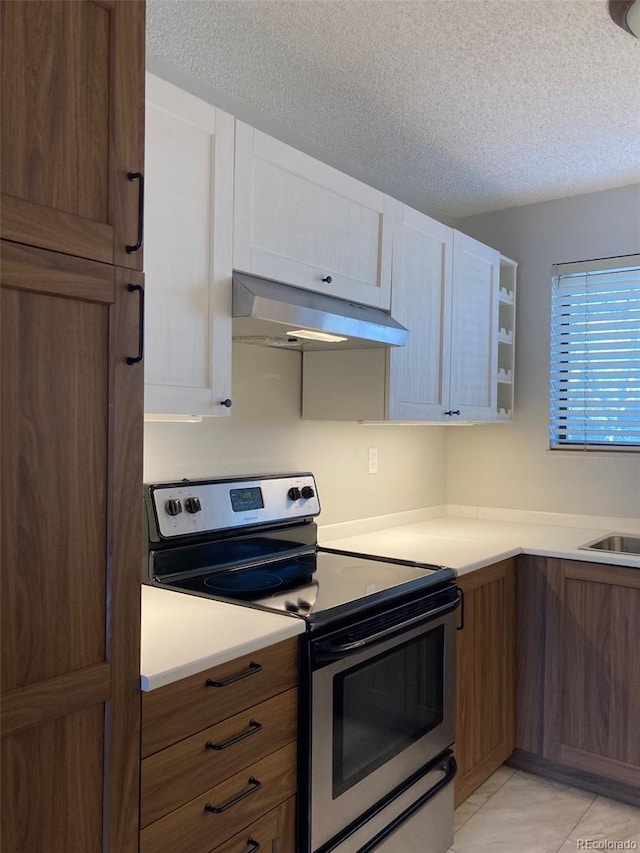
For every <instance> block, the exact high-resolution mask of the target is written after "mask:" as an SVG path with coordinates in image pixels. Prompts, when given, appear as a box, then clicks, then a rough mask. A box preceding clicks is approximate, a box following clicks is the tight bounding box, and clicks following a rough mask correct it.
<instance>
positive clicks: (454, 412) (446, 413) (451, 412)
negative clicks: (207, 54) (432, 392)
mask: <svg viewBox="0 0 640 853" xmlns="http://www.w3.org/2000/svg"><path fill="white" fill-rule="evenodd" d="M459 414H460V409H456V410H455V411H452V410H451V409H449V411H448V412H445V415H449V417H451V415H459Z"/></svg>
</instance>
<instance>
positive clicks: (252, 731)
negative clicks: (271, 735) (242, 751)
mask: <svg viewBox="0 0 640 853" xmlns="http://www.w3.org/2000/svg"><path fill="white" fill-rule="evenodd" d="M261 730H262V723H257V722H256V721H255V720H249V728H248V729H247V730H246V731H245V732H241V733H240V734H239V735H235V737H230V738H229V740H224V741H222V743H212V742H211V741H210V740H208V741H207V743H206V744H205V746H206V748H207V749H216V750H221V749H226V748H227V747H229V746H233V744H234V743H239V742H240V741H241V740H244V739H245V738H248V737H251V735H257V734H258V732H259V731H261Z"/></svg>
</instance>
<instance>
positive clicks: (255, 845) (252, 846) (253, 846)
mask: <svg viewBox="0 0 640 853" xmlns="http://www.w3.org/2000/svg"><path fill="white" fill-rule="evenodd" d="M247 845H248V846H247V849H246V850H245V851H244V853H255V851H256V850H259V849H260V842H259V841H256V840H255V839H254V838H247Z"/></svg>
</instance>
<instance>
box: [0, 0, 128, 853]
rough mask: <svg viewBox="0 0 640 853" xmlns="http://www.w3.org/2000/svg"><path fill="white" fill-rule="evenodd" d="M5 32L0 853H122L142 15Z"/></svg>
mask: <svg viewBox="0 0 640 853" xmlns="http://www.w3.org/2000/svg"><path fill="white" fill-rule="evenodd" d="M1 14H2V74H1V83H0V86H1V94H2V102H1V109H2V115H1V123H2V172H1V174H2V198H1V204H2V206H1V211H0V221H1V228H2V238H3V240H2V273H1V285H2V291H1V322H2V336H1V356H2V363H1V368H2V372H1V382H2V385H1V405H2V409H1V413H2V435H1V454H2V456H1V463H0V464H1V470H0V473H1V477H2V502H1V510H0V516H1V519H2V522H1V524H2V563H1V577H0V595H1V617H2V622H1V631H2V670H1V678H0V684H1V688H2V696H1V697H0V709H1V724H2V747H1V749H2V765H1V781H2V814H1V837H0V848H1V849H2V850H6V851H8V853H14V851H16V853H17V851H21V853H22V851H24V852H25V853H31V851H34V853H35V851H38V853H40V851H47V853H49V851H51V853H57V851H65V853H76V851H77V853H90V851H99V850H109V851H113V852H114V853H116V851H117V852H118V853H121V851H122V853H128V852H129V851H131V852H132V851H135V850H137V848H138V812H139V760H140V731H139V719H140V717H139V715H140V700H139V632H140V586H139V571H140V556H139V555H140V541H141V534H140V524H141V509H140V496H141V483H142V421H143V374H142V370H143V368H142V362H140V361H137V360H135V359H137V356H138V349H139V340H140V330H141V308H142V298H143V293H144V291H143V277H142V273H141V269H142V255H141V251H139V250H136V249H135V248H134V247H135V245H136V243H137V242H138V214H139V191H140V189H141V187H140V184H141V181H140V179H139V178H134V179H133V180H130V176H131V175H132V174H138V175H141V174H142V173H143V156H144V4H143V3H142V2H131V0H127V2H107V0H105V2H103V0H99V2H98V0H95V2H94V0H79V2H42V3H41V2H20V0H12V2H3V3H2V7H1ZM127 246H129V247H130V251H127V249H126V247H127ZM127 359H129V361H128V360H127ZM132 360H133V363H130V362H131V361H132Z"/></svg>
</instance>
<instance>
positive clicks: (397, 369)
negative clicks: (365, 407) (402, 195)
mask: <svg viewBox="0 0 640 853" xmlns="http://www.w3.org/2000/svg"><path fill="white" fill-rule="evenodd" d="M399 207H400V208H401V209H400V212H399V215H398V217H397V222H396V227H395V229H394V234H393V276H392V281H393V288H392V295H391V314H392V315H393V317H394V318H395V319H396V320H398V322H399V323H402V325H403V326H406V327H407V328H408V329H409V341H408V343H407V345H406V346H404V347H393V348H392V349H390V351H389V354H388V358H389V379H388V383H389V385H388V412H387V417H388V418H389V419H390V420H401V421H439V420H442V418H443V413H444V411H445V407H446V404H447V402H448V401H447V398H446V395H447V393H448V391H449V321H450V293H451V281H452V250H453V231H452V230H451V228H447V227H446V226H445V225H442V224H441V223H440V222H436V221H435V220H433V219H430V218H429V217H428V216H425V215H424V214H423V213H419V212H418V211H417V210H413V209H412V208H410V207H407V206H406V205H399Z"/></svg>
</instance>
